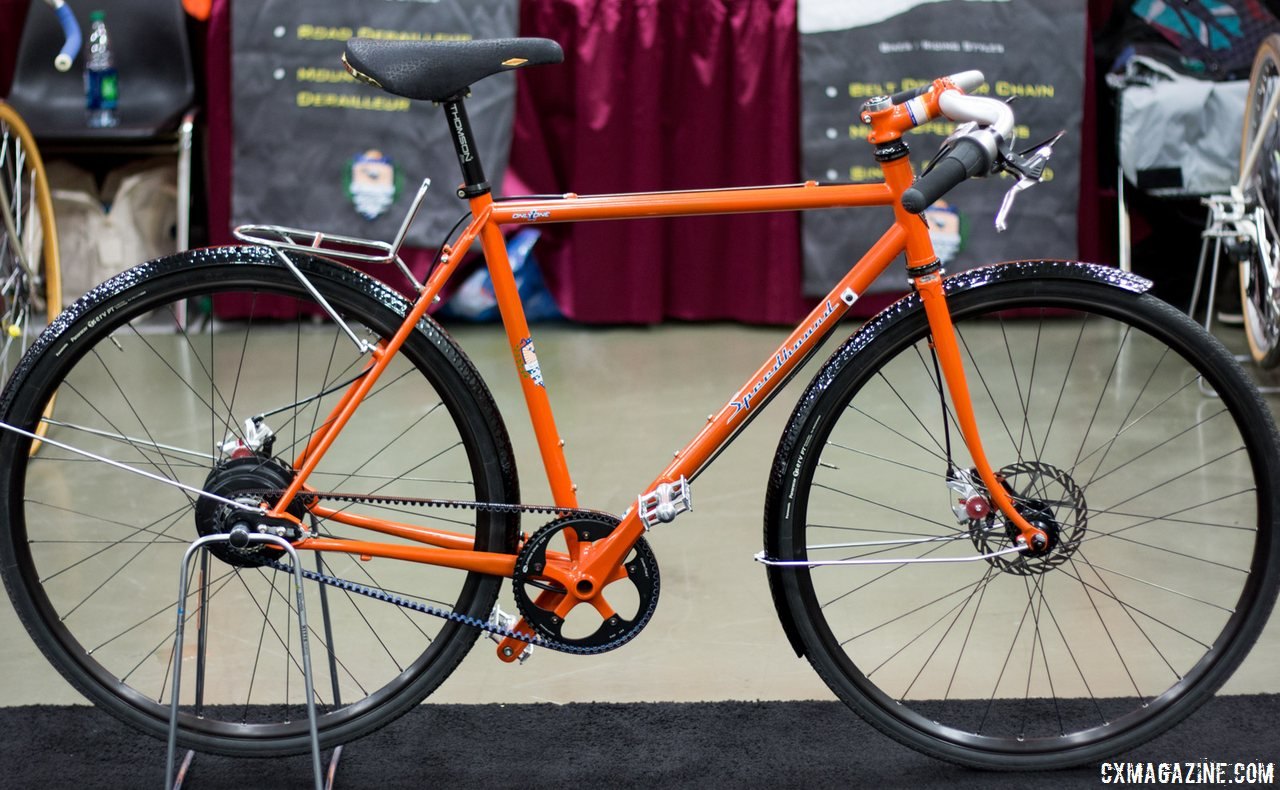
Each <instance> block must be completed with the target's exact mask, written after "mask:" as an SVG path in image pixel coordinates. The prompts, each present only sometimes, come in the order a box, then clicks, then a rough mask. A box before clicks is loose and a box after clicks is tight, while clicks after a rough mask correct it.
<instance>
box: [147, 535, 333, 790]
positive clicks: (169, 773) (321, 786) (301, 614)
mask: <svg viewBox="0 0 1280 790" xmlns="http://www.w3.org/2000/svg"><path fill="white" fill-rule="evenodd" d="M213 543H226V544H232V545H236V544H243V545H237V547H238V548H242V547H243V546H248V545H251V544H254V543H271V544H274V545H276V546H278V547H279V548H281V549H282V550H283V551H284V552H285V553H287V554H288V555H289V558H290V559H291V560H292V561H293V582H294V590H295V593H296V597H297V601H298V634H299V636H298V639H299V641H300V642H301V645H302V674H303V679H304V682H305V686H306V695H307V724H308V727H309V730H310V737H311V769H312V774H313V776H314V779H315V787H316V790H331V789H332V787H333V781H334V776H335V774H336V773H337V770H338V762H339V760H341V758H342V747H341V746H337V747H336V748H334V750H333V755H332V756H331V757H330V760H329V768H328V771H327V772H325V773H324V774H322V773H321V770H320V738H319V735H318V733H317V731H316V700H315V687H314V685H313V682H312V674H311V648H310V644H309V640H308V638H307V604H306V600H305V596H304V594H303V584H302V582H303V576H302V565H301V563H300V562H299V559H298V552H297V550H295V549H294V548H293V546H292V545H290V544H289V542H288V541H287V540H285V539H284V538H281V537H277V536H275V535H268V534H265V533H261V532H250V531H249V530H248V529H247V528H241V527H237V528H236V529H233V530H232V531H231V532H230V533H228V534H218V535H205V536H203V537H200V538H197V539H196V540H194V541H192V542H191V545H190V546H188V547H187V550H186V552H184V553H183V555H182V567H181V569H180V571H179V575H178V624H177V630H176V631H175V634H174V643H173V692H172V696H171V699H170V708H169V743H168V751H167V756H166V760H165V772H164V781H165V788H166V790H180V788H181V787H182V783H183V781H184V780H185V778H186V775H187V771H188V770H189V769H190V767H191V762H192V760H193V759H194V758H195V752H194V751H193V750H190V749H188V750H187V753H186V756H185V757H183V760H182V764H181V765H180V766H178V770H177V773H176V774H175V773H174V763H175V761H176V760H175V758H176V756H177V746H178V700H179V691H180V687H181V676H182V644H183V638H184V634H185V630H186V608H185V606H184V602H185V601H186V599H187V593H188V591H189V590H188V588H189V581H190V579H189V575H188V569H189V568H190V566H191V558H192V556H193V555H194V554H196V553H197V552H199V554H200V603H199V609H198V612H199V622H198V624H197V631H198V634H197V643H198V649H197V654H196V701H195V704H196V709H197V710H199V709H200V707H201V706H202V705H203V703H204V669H205V644H206V640H205V636H206V633H207V631H206V629H207V627H208V619H207V618H206V616H205V612H206V611H207V610H206V605H207V604H208V601H209V597H208V587H207V586H206V585H205V582H206V581H207V579H208V568H209V546H210V544H213ZM317 561H319V559H318V558H317ZM320 606H321V609H323V610H324V611H323V619H324V622H325V625H326V630H327V627H328V624H329V611H328V601H327V599H326V598H325V596H324V588H323V587H322V588H321V602H320ZM331 655H332V653H331ZM334 693H335V695H336V693H337V681H336V680H335V681H334Z"/></svg>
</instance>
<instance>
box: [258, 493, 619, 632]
mask: <svg viewBox="0 0 1280 790" xmlns="http://www.w3.org/2000/svg"><path fill="white" fill-rule="evenodd" d="M283 493H284V492H283V491H259V492H253V493H252V495H253V496H258V495H261V496H262V497H264V498H270V497H272V496H275V497H277V498H278V497H279V496H280V495H281V494H283ZM298 496H299V498H300V499H302V500H303V501H304V502H305V503H307V504H311V503H313V502H315V501H318V500H321V499H328V500H332V501H337V502H351V503H353V504H359V503H365V504H376V505H406V506H410V507H442V508H450V509H454V510H476V511H480V512H488V513H539V514H559V515H560V516H562V517H565V516H569V517H575V518H580V517H583V516H604V517H606V518H613V516H610V515H609V514H607V513H604V512H603V511H599V510H587V509H583V508H571V507H560V506H558V505H516V504H510V503H507V502H474V501H469V500H462V499H423V498H418V497H383V496H377V495H373V494H342V493H333V492H318V491H308V492H305V493H301V494H299V495H298ZM266 565H267V566H269V567H271V568H274V569H276V570H279V571H284V572H287V573H293V567H292V566H290V565H287V564H285V563H282V562H274V561H273V562H268V563H266ZM302 576H303V578H305V579H308V580H310V581H314V582H320V583H321V584H327V585H329V586H331V587H337V588H338V589H340V590H345V591H346V592H351V593H356V594H358V595H363V596H366V597H369V598H373V599H375V600H378V601H383V602H384V603H390V604H394V605H396V606H399V607H401V608H404V609H411V610H413V611H415V612H421V613H423V614H429V615H431V616H433V617H439V618H441V619H442V620H448V621H450V622H454V623H460V624H462V625H465V626H468V627H470V628H475V629H477V630H479V631H483V632H485V633H489V634H495V635H497V636H500V637H505V638H509V639H516V640H519V641H521V642H525V643H527V644H530V645H533V646H534V647H543V648H546V649H548V650H555V651H558V652H561V653H570V654H573V655H596V654H598V653H605V652H608V651H609V650H612V649H614V648H615V647H619V646H620V644H612V643H610V644H607V645H597V646H593V647H580V646H577V645H569V644H564V643H561V642H558V641H555V640H551V639H547V638H545V637H542V636H537V635H535V634H530V633H526V632H523V631H516V630H514V629H511V628H504V627H502V626H500V625H498V624H496V623H492V622H489V621H487V620H481V619H479V618H477V617H471V616H469V615H465V614H459V613H457V612H453V611H450V610H447V609H441V608H439V607H436V606H431V605H429V604H425V603H421V602H419V601H414V600H411V599H409V598H405V597H403V596H400V595H396V594H394V593H389V592H387V591H385V590H380V589H377V588H375V587H368V586H366V585H363V584H359V583H357V582H353V581H349V580H347V579H342V578H339V577H337V576H330V575H328V574H324V573H319V572H317V571H309V570H307V569H306V568H303V569H302ZM622 641H623V642H624V643H625V642H627V641H630V640H629V639H624V640H622Z"/></svg>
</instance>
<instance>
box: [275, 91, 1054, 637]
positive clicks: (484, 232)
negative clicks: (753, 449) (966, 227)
mask: <svg viewBox="0 0 1280 790" xmlns="http://www.w3.org/2000/svg"><path fill="white" fill-rule="evenodd" d="M949 88H954V85H953V84H952V83H950V81H949V80H945V79H943V80H938V81H936V82H935V83H934V89H933V91H932V92H931V93H930V94H927V95H926V98H925V102H926V104H927V107H928V110H929V117H936V116H937V115H938V114H939V109H938V106H937V97H938V95H940V94H941V92H942V90H944V89H949ZM864 120H866V121H867V122H868V123H869V124H870V126H871V133H870V135H869V140H870V141H871V142H872V143H876V144H882V143H889V142H892V141H894V140H897V139H898V138H900V136H901V134H902V133H903V132H904V131H906V130H907V129H909V128H911V127H912V126H914V125H916V123H919V122H923V120H925V119H919V120H918V119H917V118H915V117H913V116H911V115H910V114H909V113H908V112H907V109H906V106H905V105H896V106H893V107H891V108H889V109H886V110H882V111H880V112H877V113H871V114H868V115H867V116H866V117H865V118H864ZM881 168H882V170H883V172H884V181H883V182H881V183H873V184H818V183H816V182H812V181H810V182H806V183H803V184H795V185H789V186H767V187H747V188H733V189H718V190H690V191H678V192H642V193H626V194H616V195H592V196H579V195H576V194H572V193H570V194H565V195H562V196H558V197H552V198H516V199H510V200H498V201H495V200H494V199H493V198H492V196H491V195H489V194H487V193H486V194H481V195H478V196H476V197H472V198H471V199H470V200H469V205H470V209H471V214H472V217H473V219H472V221H471V223H470V224H469V225H468V226H467V228H466V229H465V230H463V232H462V233H461V235H459V237H458V238H457V240H456V241H455V242H454V243H453V244H452V245H451V246H450V247H447V248H446V251H445V253H444V254H443V255H442V256H441V260H440V264H439V265H438V266H437V268H436V269H435V271H434V272H433V273H432V275H431V276H430V277H429V279H428V280H427V282H426V283H425V285H424V286H423V288H422V291H421V293H420V294H419V295H418V298H417V301H416V302H415V303H414V305H413V307H412V309H411V310H410V312H409V314H408V316H407V318H406V319H405V321H404V323H403V324H402V325H401V327H400V328H399V330H398V331H397V332H396V333H395V334H394V335H393V336H392V337H391V338H390V339H388V340H385V341H384V342H382V343H379V344H378V346H377V347H376V348H374V349H373V350H372V352H371V360H370V363H369V366H368V367H367V369H366V372H365V375H362V376H361V377H360V378H359V379H358V380H357V381H356V382H354V383H353V384H352V385H351V386H350V388H349V389H348V390H347V391H346V393H345V394H344V395H343V396H342V398H341V399H340V400H339V402H338V404H337V405H336V406H335V407H334V408H333V410H332V412H331V413H330V415H329V417H328V419H326V420H325V422H324V424H323V425H322V427H321V429H320V430H319V432H318V433H316V434H315V435H314V436H312V438H311V440H310V441H309V443H308V445H307V447H306V448H305V449H304V450H303V451H302V452H301V453H300V454H299V456H298V458H297V459H296V460H295V463H294V468H295V469H296V470H297V475H296V476H295V478H294V480H293V483H292V484H291V485H290V487H289V488H288V489H287V490H286V492H285V494H284V496H282V497H281V499H280V500H279V501H278V502H277V503H276V504H275V506H274V507H273V508H272V510H271V515H272V516H273V517H277V518H286V519H292V518H293V517H292V516H290V515H289V514H288V513H287V512H286V509H287V508H288V506H289V503H290V502H292V500H293V499H294V497H296V496H297V495H298V494H299V493H301V492H303V491H304V490H305V484H306V481H307V479H308V477H309V476H310V474H311V473H312V471H313V470H314V469H315V468H316V465H317V464H318V463H319V462H320V459H321V457H322V456H323V455H324V453H325V451H326V450H327V449H328V448H329V447H330V445H331V444H332V443H333V440H334V439H335V437H336V436H337V435H338V433H339V432H340V431H341V430H342V428H343V426H344V425H345V424H346V423H347V421H348V419H349V418H350V417H351V415H352V414H353V413H354V412H355V410H356V409H357V408H358V407H359V405H360V403H361V401H362V400H363V399H364V397H365V396H366V395H367V394H368V393H369V391H370V390H371V389H372V388H373V386H374V384H375V382H376V381H377V379H378V377H379V375H381V373H382V371H383V370H384V369H385V368H386V366H387V364H388V363H389V361H390V360H391V358H392V357H393V356H395V354H396V352H397V351H398V350H399V349H400V346H401V345H402V344H403V343H404V341H405V339H406V338H408V337H409V334H410V333H411V332H413V331H415V328H416V326H417V324H418V321H419V320H420V319H421V318H422V317H423V316H424V315H425V314H426V312H427V309H428V307H429V306H430V305H431V304H432V303H433V302H434V301H435V299H436V297H437V296H438V295H439V293H440V292H441V290H442V289H443V287H444V285H445V283H446V282H447V281H448V280H449V278H450V277H451V276H452V275H453V274H454V272H455V271H457V269H458V266H459V264H460V263H461V261H462V259H463V257H464V256H465V255H466V253H467V252H468V250H469V249H470V248H471V247H472V245H473V244H474V243H475V241H476V239H479V240H480V244H481V247H482V249H483V252H484V257H485V261H486V264H487V266H488V269H489V274H490V276H491V277H492V280H493V290H494V294H495V296H496V297H497V302H498V309H499V312H500V314H501V317H502V322H503V325H504V326H505V329H506V333H507V339H508V342H509V343H510V346H511V352H512V355H513V358H514V361H515V364H516V367H517V371H519V370H520V369H521V367H522V366H523V352H524V350H525V347H526V346H530V345H531V344H532V335H531V334H530V332H529V326H528V322H527V321H526V319H525V314H524V307H523V305H522V304H521V302H520V298H519V295H518V293H517V288H516V283H515V277H514V275H513V273H512V270H511V265H510V262H509V261H508V259H507V254H506V247H505V243H504V240H503V236H502V232H501V230H500V227H501V226H503V225H529V224H545V223H554V222H583V221H594V220H616V219H640V218H648V217H676V216H693V215H709V214H743V213H751V212H768V211H799V210H807V209H820V208H851V207H861V206H888V207H891V208H892V209H893V212H894V221H893V224H892V225H891V226H890V227H889V229H888V230H887V231H886V232H885V233H884V235H882V236H881V237H880V239H879V240H878V241H877V242H876V243H875V244H874V245H872V247H871V248H870V249H869V250H868V251H867V253H866V254H865V255H863V257H862V258H861V259H860V260H859V261H858V262H857V263H856V264H855V265H854V266H853V267H852V268H851V269H850V270H849V271H848V272H847V273H846V274H845V275H844V277H842V278H841V279H840V281H839V282H838V283H836V285H835V287H834V288H833V289H832V290H831V292H830V293H829V294H828V295H827V296H826V298H825V299H823V300H821V301H820V302H819V303H818V305H817V306H816V307H815V308H814V309H813V310H812V311H811V312H810V313H809V315H808V316H807V317H806V318H805V319H804V320H803V321H802V322H801V323H800V324H799V325H798V326H797V327H796V328H795V329H794V330H793V331H792V332H791V334H790V335H789V336H788V337H787V339H786V340H784V341H783V343H782V344H781V345H780V346H779V347H778V349H777V350H776V351H775V352H774V355H773V356H772V357H770V358H769V359H768V360H767V361H766V362H765V363H764V364H763V365H761V366H760V368H759V369H758V370H756V372H755V373H754V374H752V376H751V377H750V378H749V379H747V381H746V383H745V384H744V385H743V386H742V387H741V388H740V389H739V390H738V392H737V394H736V395H734V397H733V398H732V399H731V400H730V401H729V402H728V403H726V404H725V406H724V408H722V409H721V410H720V412H719V413H717V414H715V415H712V416H711V418H710V419H709V420H708V422H707V424H706V426H704V427H703V429H702V431H701V432H700V433H699V434H698V435H697V436H696V437H695V438H694V439H693V441H691V442H690V443H689V444H688V445H687V446H685V447H684V448H683V449H682V450H680V451H678V452H677V453H676V455H675V458H674V460H673V461H672V462H671V464H670V465H669V466H668V467H667V468H666V469H665V470H663V471H662V473H661V474H659V475H658V477H657V478H655V479H654V481H653V482H652V483H651V484H650V485H649V487H648V488H646V489H645V492H649V491H653V490H655V489H656V488H657V487H658V486H659V485H660V484H663V483H672V482H675V481H677V480H679V479H680V478H681V477H684V478H686V479H688V480H692V479H693V478H694V477H696V476H697V475H698V473H699V472H701V471H702V469H703V468H704V467H705V466H706V465H707V464H709V463H710V462H711V460H712V459H713V458H714V457H715V455H716V454H717V453H718V452H719V451H720V450H721V449H723V448H724V447H725V446H726V445H727V444H728V443H729V442H730V441H732V440H733V438H734V437H735V436H736V435H737V433H738V432H739V431H740V430H742V428H743V427H745V425H746V424H747V423H748V422H749V421H750V419H751V417H753V416H754V414H755V413H756V412H757V411H759V410H760V409H761V408H763V407H764V405H765V404H766V403H767V402H768V401H769V399H770V397H771V396H772V395H773V394H774V393H775V392H776V391H777V389H778V388H779V387H780V386H781V384H782V383H783V382H785V381H787V380H788V379H789V377H790V375H791V374H792V373H793V372H794V371H795V370H796V369H797V368H798V367H799V366H800V365H801V364H802V363H803V361H804V360H805V359H806V358H807V357H808V355H809V353H811V352H812V351H813V350H815V349H816V348H817V347H818V346H819V345H820V344H821V343H822V341H823V340H824V339H825V337H826V336H827V334H828V333H829V332H830V331H831V330H832V329H833V328H834V327H835V326H836V324H838V323H839V321H840V319H841V318H842V317H843V316H844V315H845V313H847V312H848V310H849V308H850V307H851V306H852V305H853V303H854V302H855V301H856V300H857V299H858V297H859V295H861V294H862V293H864V292H865V291H866V289H867V287H868V286H869V285H870V284H871V283H872V282H873V281H874V280H875V279H876V278H877V277H879V276H880V274H881V273H882V272H883V271H884V270H885V269H886V268H887V267H888V266H889V264H890V263H891V262H892V261H893V260H894V259H895V258H897V257H898V256H899V255H901V254H903V253H905V255H906V264H907V267H908V273H909V274H910V273H912V272H913V270H915V271H916V272H919V273H920V274H919V276H915V277H914V278H913V285H914V287H915V288H916V290H917V291H918V292H919V293H920V296H921V299H922V301H923V303H924V308H925V313H926V315H927V317H928V321H929V327H930V331H931V333H932V337H933V344H934V349H935V351H936V353H937V356H938V361H939V364H940V366H941V368H942V373H943V378H944V379H945V381H946V384H947V388H948V392H949V394H950V396H951V400H952V405H953V407H954V409H955V413H956V418H957V422H958V423H959V425H960V430H961V434H962V436H963V438H964V442H965V445H966V446H967V447H968V449H969V453H970V457H971V458H972V460H973V462H974V465H975V467H976V469H977V471H978V473H979V476H980V478H981V479H982V480H983V482H984V484H985V486H986V488H987V491H988V492H989V493H990V495H991V497H992V499H993V501H994V504H995V506H996V507H997V508H999V510H1000V511H1001V512H1002V513H1003V514H1004V515H1005V517H1006V518H1009V519H1010V520H1011V522H1012V523H1013V524H1014V525H1015V526H1016V527H1017V528H1018V529H1019V531H1020V533H1021V535H1022V538H1023V539H1024V540H1025V541H1026V543H1027V545H1035V543H1033V539H1034V538H1036V537H1037V536H1039V538H1040V539H1043V538H1044V533H1043V532H1042V531H1041V530H1039V529H1037V528H1036V527H1034V526H1032V525H1030V524H1029V523H1027V521H1026V520H1025V519H1024V518H1023V517H1022V516H1021V515H1020V514H1019V513H1018V512H1017V511H1016V510H1015V508H1014V506H1013V503H1012V501H1011V500H1010V498H1009V497H1008V495H1007V494H1006V493H1005V490H1004V487H1003V486H1002V485H1001V484H1000V482H999V480H998V479H997V478H996V476H995V473H994V472H993V470H992V467H991V465H990V463H989V462H988V460H987V458H986V454H985V452H984V451H983V449H982V442H981V439H980V437H979V434H978V428H977V424H976V421H975V419H974V415H973V406H972V403H971V401H970V398H969V390H968V386H967V384H966V380H965V374H964V365H963V361H962V358H961V352H960V350H959V347H958V344H957V342H956V338H955V332H954V329H953V327H952V324H951V316H950V312H949V311H948V309H947V305H946V298H945V296H944V293H943V288H942V278H941V276H940V274H939V273H938V272H937V271H936V267H935V266H933V264H934V263H935V262H936V260H937V258H936V256H935V254H934V251H933V245H932V242H931V241H930V238H929V233H928V229H927V227H926V225H925V223H924V222H923V221H922V220H921V218H920V217H917V216H914V215H912V214H909V213H907V212H906V210H905V209H903V208H902V206H901V203H900V199H901V196H902V193H903V192H904V191H906V190H907V188H909V187H910V186H911V184H912V183H913V181H914V173H913V171H912V168H911V164H910V158H909V157H907V156H903V157H901V158H898V159H894V160H891V161H885V162H881ZM931 269H933V270H934V271H931ZM520 378H521V387H522V390H523V395H524V399H525V403H526V405H527V407H528V410H529V415H530V419H531V420H532V423H533V430H534V436H535V438H536V440H537V444H538V448H539V450H540V452H541V455H542V462H543V466H544V467H545V470H546V474H547V479H548V482H549V483H550V487H551V493H552V496H553V498H554V501H555V504H556V505H557V506H560V507H563V508H566V509H568V508H576V507H577V506H578V502H577V495H576V493H575V486H574V485H573V482H572V479H571V477H570V475H569V468H568V464H567V462H566V460H565V456H564V452H563V449H562V446H563V442H561V440H560V436H559V433H558V431H557V430H556V425H555V419H554V417H553V416H552V411H551V402H550V399H549V397H548V395H547V391H546V388H545V386H544V383H543V381H542V379H541V377H540V376H539V377H537V378H535V377H533V376H521V377H520ZM642 493H643V492H642ZM311 512H312V513H314V514H315V515H316V516H318V517H320V518H327V519H332V520H334V521H338V522H341V523H344V524H348V525H350V526H353V527H357V528H362V529H367V530H369V531H372V532H378V533H382V534H387V535H393V536H396V537H400V538H405V539H408V540H411V541H413V542H415V543H419V544H423V545H416V546H405V545H401V544H395V545H393V544H388V543H380V542H376V541H353V540H332V539H327V538H317V537H306V538H303V539H302V540H300V541H298V542H296V543H295V544H294V545H295V547H296V548H298V549H313V550H317V551H340V552H345V553H348V554H355V555H360V556H365V557H388V558H394V559H399V560H409V561H413V562H422V563H429V564H433V565H441V566H445V567H450V568H458V569H462V570H467V571H475V572H479V573H487V574H494V575H499V576H511V575H512V574H513V572H514V569H515V556H514V555H511V554H504V553H494V552H480V551H475V550H474V538H473V537H472V536H469V535H465V534H458V533H452V532H447V531H441V530H435V529H428V528H425V527H420V526H415V525H410V524H400V523H397V522H392V521H385V520H382V519H375V518H370V517H367V516H359V515H355V514H350V513H346V512H344V511H341V510H335V509H332V508H327V507H324V506H322V505H319V504H316V505H313V506H312V507H311ZM644 531H645V526H644V524H642V523H641V521H640V517H639V514H638V509H637V508H636V507H632V508H630V510H628V511H627V513H626V515H625V516H624V517H623V518H622V523H621V524H620V525H619V526H618V527H617V528H615V529H614V530H613V532H612V533H610V535H609V536H608V537H606V538H604V539H601V540H598V541H595V542H594V543H592V544H590V545H589V546H588V547H581V546H579V545H578V542H577V540H576V538H574V536H573V533H572V532H566V535H567V536H568V541H569V547H568V548H569V557H568V558H565V557H563V556H561V557H558V558H557V559H558V561H557V562H556V563H553V564H554V565H556V570H555V573H554V575H555V576H556V577H557V580H558V581H560V582H561V583H563V584H564V586H565V588H566V592H565V593H544V595H547V596H550V597H549V598H548V599H547V600H548V601H549V603H550V604H551V605H553V606H555V607H556V611H557V613H558V614H561V615H563V614H565V613H567V611H568V610H569V609H571V608H573V606H576V605H577V604H578V603H582V602H587V603H591V604H593V605H595V606H596V608H597V609H599V610H600V611H601V614H602V615H604V616H606V617H607V616H608V615H609V613H610V610H608V605H607V604H606V603H604V602H603V601H602V600H593V599H595V598H596V593H597V592H598V591H599V590H601V589H603V588H604V586H606V585H607V584H608V583H609V582H611V581H613V580H615V579H617V578H619V577H618V573H619V566H620V564H621V562H622V561H623V560H624V559H625V557H626V555H627V553H628V552H629V551H630V549H631V546H632V545H633V544H634V543H635V541H636V540H637V539H638V538H639V537H640V536H642V535H643V534H644ZM566 559H569V560H571V562H566V561H565V560H566ZM548 574H549V575H551V574H552V569H551V568H548ZM569 591H572V592H569ZM557 598H559V599H561V600H557ZM539 602H540V603H543V600H542V599H540V601H539ZM522 625H523V624H522ZM526 630H527V629H526Z"/></svg>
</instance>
